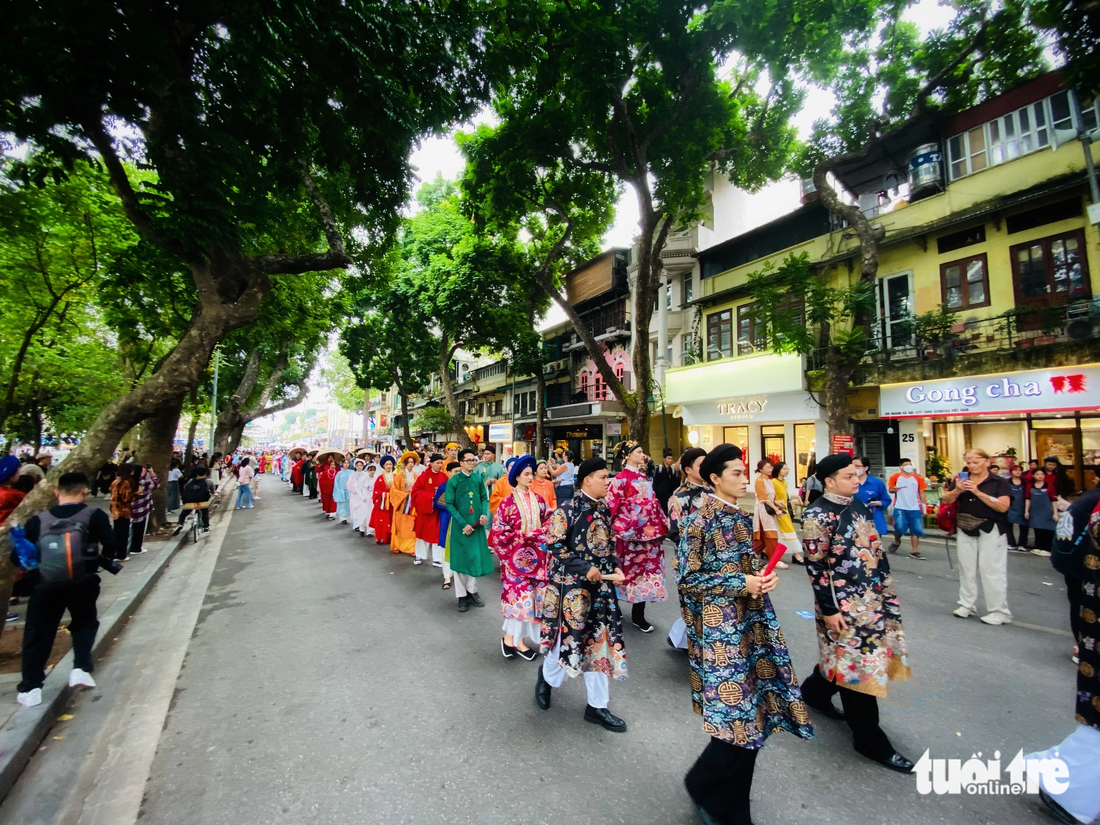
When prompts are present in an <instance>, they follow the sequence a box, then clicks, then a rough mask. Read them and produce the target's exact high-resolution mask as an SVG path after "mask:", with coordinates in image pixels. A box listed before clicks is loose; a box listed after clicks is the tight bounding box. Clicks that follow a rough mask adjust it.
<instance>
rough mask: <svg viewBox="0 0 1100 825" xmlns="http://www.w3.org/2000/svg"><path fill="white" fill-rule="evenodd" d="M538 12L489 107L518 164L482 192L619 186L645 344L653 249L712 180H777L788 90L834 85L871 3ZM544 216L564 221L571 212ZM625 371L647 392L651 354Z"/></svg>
mask: <svg viewBox="0 0 1100 825" xmlns="http://www.w3.org/2000/svg"><path fill="white" fill-rule="evenodd" d="M544 9H545V14H544V16H543V17H541V18H539V19H538V21H537V22H535V23H533V24H532V26H533V29H534V31H532V32H531V33H530V34H529V35H528V36H527V38H526V42H528V43H529V44H531V48H532V50H533V54H534V57H535V59H534V60H533V61H531V63H529V64H528V65H527V66H526V67H525V68H524V70H523V71H521V72H517V74H516V76H515V78H514V81H513V82H512V83H510V84H508V86H507V87H506V88H503V89H502V90H501V91H500V92H499V93H498V94H497V95H496V96H495V98H494V104H493V105H494V109H495V111H496V113H497V116H498V118H499V119H500V121H501V126H500V129H499V131H500V132H501V133H502V135H503V136H502V137H498V138H497V139H498V140H499V141H500V143H501V144H504V145H508V146H511V147H520V148H521V152H522V154H521V156H520V158H519V159H518V160H517V161H516V162H515V164H509V163H508V161H507V158H505V157H504V153H503V152H495V153H493V157H494V158H495V159H500V160H494V161H493V162H492V163H491V164H490V165H494V166H497V167H499V168H500V169H501V170H502V174H501V175H500V179H501V181H502V182H501V183H500V184H499V185H484V186H482V190H483V191H484V193H485V196H486V198H487V199H489V200H500V201H502V202H503V201H504V197H503V196H500V197H498V194H499V193H498V192H497V191H495V190H497V189H499V188H506V189H509V190H515V191H516V192H519V193H526V192H529V191H530V188H531V186H530V183H531V181H532V180H533V179H534V178H536V177H537V176H538V174H537V173H536V172H535V170H541V169H544V168H545V169H548V170H550V174H551V175H555V174H559V173H560V171H561V169H562V167H565V168H568V169H571V170H587V171H590V172H594V173H600V174H602V175H604V176H606V178H605V184H604V185H607V184H616V185H629V186H630V187H631V188H632V189H633V190H634V193H635V195H636V197H637V200H638V208H639V213H640V216H641V218H640V222H639V230H640V236H641V239H642V241H641V244H640V247H639V254H638V264H639V266H638V270H637V298H636V300H635V306H634V308H633V313H632V323H633V324H634V325H635V327H636V328H637V329H638V330H639V331H640V333H641V334H642V335H647V334H648V330H649V325H650V319H651V317H652V312H653V305H654V299H655V298H656V294H657V290H658V288H659V284H660V270H661V250H662V249H663V248H664V245H665V242H666V240H667V238H668V234H669V232H670V231H671V230H672V229H673V227H674V226H676V225H678V224H680V223H682V222H685V221H688V220H690V219H692V218H693V217H695V216H696V214H697V211H698V209H699V207H700V205H701V204H702V203H703V199H704V183H705V180H706V177H707V175H708V174H709V172H710V170H711V169H712V168H714V169H717V170H718V171H719V172H720V173H722V174H725V175H727V176H728V177H729V178H730V180H731V181H733V182H734V183H736V184H737V185H738V186H742V187H744V188H748V189H753V188H756V187H758V186H760V185H762V184H763V183H765V182H767V181H768V180H772V179H774V178H776V177H778V176H779V175H781V174H783V173H784V172H785V171H786V170H787V168H788V167H789V165H790V163H791V161H792V160H793V157H794V151H795V148H796V141H795V134H794V131H793V129H792V127H791V126H790V117H791V116H792V115H793V114H794V113H795V112H796V111H797V110H798V108H799V106H800V104H801V96H800V94H799V93H798V92H797V91H796V88H795V85H794V78H795V77H796V76H797V75H804V76H812V77H816V78H819V79H827V78H828V77H830V76H831V73H832V71H833V70H834V69H835V67H836V60H837V57H838V55H839V54H840V52H841V50H842V47H843V44H844V42H845V39H846V38H847V37H848V36H849V35H850V34H851V33H852V32H855V31H858V30H860V29H862V28H865V27H866V26H867V25H868V24H869V22H870V21H871V19H872V14H873V9H874V3H873V0H842V2H834V3H813V4H807V3H800V2H793V1H792V0H781V1H780V2H773V0H749V1H748V2H745V0H714V1H712V2H702V3H694V4H683V3H653V2H648V0H642V1H641V2H633V0H627V1H626V2H622V3H618V4H614V5H608V4H603V3H597V2H579V3H577V2H572V0H562V2H550V3H547V4H546V5H545V6H544ZM726 65H732V66H733V69H734V72H733V76H732V77H731V78H730V79H726V78H725V77H724V76H723V74H722V73H721V71H720V67H723V66H726ZM511 131H515V132H517V133H518V134H519V135H521V136H518V137H516V138H511V137H509V136H508V133H509V132H511ZM523 147H531V148H530V149H529V150H526V151H523ZM481 177H483V178H484V175H481ZM517 182H518V183H519V185H518V186H516V185H515V184H516V183H517ZM588 183H589V185H590V186H599V185H600V184H599V182H598V181H594V180H589V181H588ZM512 197H522V195H520V194H517V195H514V196H512ZM539 200H540V202H541V203H545V204H548V199H545V200H544V199H542V198H540V199H539ZM536 208H537V209H541V207H536ZM523 211H524V213H526V212H528V211H530V210H528V209H524V210H523ZM554 211H555V212H556V214H557V216H558V217H557V218H556V219H555V220H557V221H563V220H565V218H564V215H565V214H567V213H568V212H569V208H568V207H562V208H560V209H557V210H554ZM572 320H573V324H574V327H575V328H576V330H577V332H578V334H579V335H580V336H581V337H582V338H584V339H585V342H586V345H587V347H588V349H589V354H590V355H591V356H592V358H593V359H594V361H595V362H596V364H597V365H599V366H600V369H601V372H602V373H604V375H603V377H604V380H605V381H606V382H607V384H608V386H609V387H610V388H611V389H612V391H613V392H614V394H615V396H616V397H617V398H618V399H619V400H620V401H621V402H622V403H623V404H624V406H625V407H626V408H627V410H628V413H629V417H630V427H631V436H632V437H635V438H639V439H641V440H643V441H645V440H647V439H648V428H649V412H648V407H647V405H646V403H645V399H644V398H637V397H635V396H633V395H631V394H629V393H627V392H626V391H625V388H624V387H623V385H622V383H621V382H620V381H619V380H617V378H616V377H615V375H614V373H613V372H612V371H611V370H610V368H608V369H607V370H604V369H603V362H604V358H603V356H602V354H601V352H600V350H599V348H598V347H597V346H595V341H594V340H593V339H592V336H591V335H590V334H587V335H586V331H585V330H584V328H583V324H581V323H579V319H578V318H576V317H574V318H572ZM633 372H634V378H635V381H636V382H637V386H639V387H648V386H649V383H650V378H651V364H650V362H649V347H648V346H639V347H636V348H635V351H634V354H633Z"/></svg>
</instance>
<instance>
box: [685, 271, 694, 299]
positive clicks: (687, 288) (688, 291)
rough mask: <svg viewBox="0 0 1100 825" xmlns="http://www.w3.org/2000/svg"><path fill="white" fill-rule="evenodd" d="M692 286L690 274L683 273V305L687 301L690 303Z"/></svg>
mask: <svg viewBox="0 0 1100 825" xmlns="http://www.w3.org/2000/svg"><path fill="white" fill-rule="evenodd" d="M694 286H695V284H694V283H693V282H692V277H691V273H690V272H685V273H684V303H685V304H687V303H688V302H689V301H691V294H692V289H693V288H694Z"/></svg>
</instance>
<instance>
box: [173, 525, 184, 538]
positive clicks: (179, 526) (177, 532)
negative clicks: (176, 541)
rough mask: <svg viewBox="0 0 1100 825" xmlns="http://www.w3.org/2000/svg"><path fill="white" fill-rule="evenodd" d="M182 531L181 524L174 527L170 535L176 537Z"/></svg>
mask: <svg viewBox="0 0 1100 825" xmlns="http://www.w3.org/2000/svg"><path fill="white" fill-rule="evenodd" d="M182 529H183V525H182V524H180V525H178V526H177V527H176V529H175V530H173V531H172V535H173V536H178V535H179V534H180V530H182Z"/></svg>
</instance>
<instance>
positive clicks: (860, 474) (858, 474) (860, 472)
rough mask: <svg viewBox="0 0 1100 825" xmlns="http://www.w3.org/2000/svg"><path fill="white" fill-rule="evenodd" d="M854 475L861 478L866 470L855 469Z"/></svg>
mask: <svg viewBox="0 0 1100 825" xmlns="http://www.w3.org/2000/svg"><path fill="white" fill-rule="evenodd" d="M856 475H857V476H859V477H860V478H863V477H864V476H865V475H867V470H865V469H864V468H863V467H856Z"/></svg>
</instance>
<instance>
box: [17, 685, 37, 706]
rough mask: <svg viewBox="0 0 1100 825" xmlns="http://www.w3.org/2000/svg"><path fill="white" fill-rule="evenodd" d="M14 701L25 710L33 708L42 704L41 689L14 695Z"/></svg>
mask: <svg viewBox="0 0 1100 825" xmlns="http://www.w3.org/2000/svg"><path fill="white" fill-rule="evenodd" d="M15 701H16V702H18V703H19V704H21V705H22V706H23V707H25V708H33V707H34V706H35V705H41V704H42V688H35V689H34V690H28V691H27V692H26V693H17V694H15Z"/></svg>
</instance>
